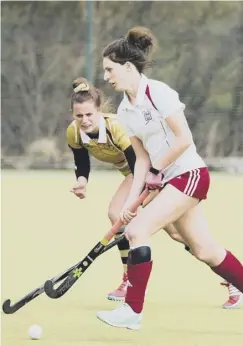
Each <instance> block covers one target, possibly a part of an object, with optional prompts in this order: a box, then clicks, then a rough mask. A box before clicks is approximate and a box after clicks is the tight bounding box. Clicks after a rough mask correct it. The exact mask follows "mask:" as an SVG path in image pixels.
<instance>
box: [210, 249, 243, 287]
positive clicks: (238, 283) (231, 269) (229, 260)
mask: <svg viewBox="0 0 243 346" xmlns="http://www.w3.org/2000/svg"><path fill="white" fill-rule="evenodd" d="M211 269H212V270H213V271H214V272H215V273H216V274H218V275H220V276H221V277H222V278H224V279H225V280H227V281H228V282H230V283H231V284H232V285H233V286H235V287H236V288H238V290H239V291H241V292H242V293H243V266H242V264H241V263H240V261H239V260H238V259H237V258H236V257H235V256H234V255H233V254H232V253H231V252H230V251H227V250H226V256H225V258H224V260H223V262H221V263H220V264H219V265H218V266H217V267H211Z"/></svg>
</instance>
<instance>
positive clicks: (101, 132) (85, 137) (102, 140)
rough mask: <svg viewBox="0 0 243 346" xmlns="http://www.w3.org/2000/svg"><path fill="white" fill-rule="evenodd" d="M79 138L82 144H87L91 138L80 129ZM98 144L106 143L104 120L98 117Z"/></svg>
mask: <svg viewBox="0 0 243 346" xmlns="http://www.w3.org/2000/svg"><path fill="white" fill-rule="evenodd" d="M80 136H81V139H82V142H83V143H84V144H88V143H89V142H90V141H91V138H90V137H89V136H88V135H86V133H85V132H84V131H82V130H81V129H80ZM98 143H103V144H105V143H106V126H105V119H104V117H103V116H101V117H100V125H99V138H98Z"/></svg>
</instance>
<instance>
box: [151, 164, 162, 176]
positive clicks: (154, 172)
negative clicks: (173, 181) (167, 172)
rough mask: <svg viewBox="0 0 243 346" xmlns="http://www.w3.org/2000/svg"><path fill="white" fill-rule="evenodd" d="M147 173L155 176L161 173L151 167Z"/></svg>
mask: <svg viewBox="0 0 243 346" xmlns="http://www.w3.org/2000/svg"><path fill="white" fill-rule="evenodd" d="M149 172H150V173H153V174H155V175H158V174H159V173H161V171H160V170H159V169H157V168H154V167H153V166H152V167H150V169H149Z"/></svg>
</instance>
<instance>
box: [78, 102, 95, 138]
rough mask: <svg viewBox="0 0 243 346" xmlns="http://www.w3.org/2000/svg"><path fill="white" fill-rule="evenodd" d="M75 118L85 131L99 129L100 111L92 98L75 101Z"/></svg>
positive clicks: (90, 131)
mask: <svg viewBox="0 0 243 346" xmlns="http://www.w3.org/2000/svg"><path fill="white" fill-rule="evenodd" d="M73 118H74V119H75V120H76V121H77V122H78V123H79V125H80V127H81V129H82V130H83V131H84V132H85V133H92V132H97V131H98V130H99V122H100V113H99V111H98V109H97V108H96V106H95V104H94V102H93V101H92V100H90V101H86V102H83V103H74V105H73Z"/></svg>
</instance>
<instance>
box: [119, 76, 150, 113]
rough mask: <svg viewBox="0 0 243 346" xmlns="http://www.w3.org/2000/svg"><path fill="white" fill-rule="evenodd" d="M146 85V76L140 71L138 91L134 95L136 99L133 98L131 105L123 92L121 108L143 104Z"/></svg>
mask: <svg viewBox="0 0 243 346" xmlns="http://www.w3.org/2000/svg"><path fill="white" fill-rule="evenodd" d="M147 85H148V78H147V77H146V76H145V75H144V74H143V73H141V80H140V83H139V86H138V91H137V95H136V100H135V104H134V105H132V104H131V103H130V101H129V99H128V96H127V94H126V93H124V96H123V107H122V108H123V109H124V110H134V107H136V106H139V105H141V104H143V102H144V99H145V96H146V88H147Z"/></svg>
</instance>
